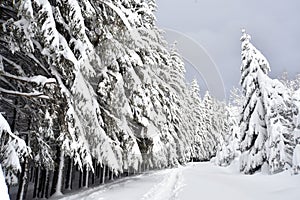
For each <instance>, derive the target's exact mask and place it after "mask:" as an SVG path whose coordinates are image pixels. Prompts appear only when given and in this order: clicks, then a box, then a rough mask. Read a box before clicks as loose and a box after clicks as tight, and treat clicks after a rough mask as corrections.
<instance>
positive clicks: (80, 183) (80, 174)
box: [78, 169, 83, 188]
mask: <svg viewBox="0 0 300 200" xmlns="http://www.w3.org/2000/svg"><path fill="white" fill-rule="evenodd" d="M82 176H83V173H82V171H81V170H80V169H79V185H78V187H79V188H81V187H82V179H83V178H82Z"/></svg>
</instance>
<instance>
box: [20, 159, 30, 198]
mask: <svg viewBox="0 0 300 200" xmlns="http://www.w3.org/2000/svg"><path fill="white" fill-rule="evenodd" d="M19 180H20V182H19V188H18V194H17V200H23V199H26V194H27V188H28V159H27V158H25V159H24V163H23V164H22V172H21V174H20V178H19Z"/></svg>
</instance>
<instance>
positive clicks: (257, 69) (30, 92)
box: [0, 0, 300, 199]
mask: <svg viewBox="0 0 300 200" xmlns="http://www.w3.org/2000/svg"><path fill="white" fill-rule="evenodd" d="M155 9H156V3H155V0H114V1H110V0H77V1H73V0H15V1H2V2H1V4H0V163H1V167H0V169H1V168H2V170H3V173H4V177H5V180H6V184H7V186H8V189H9V193H10V195H11V198H12V199H26V198H27V199H31V198H49V197H50V196H55V195H62V193H65V192H68V191H70V190H76V189H78V188H85V187H90V186H94V185H99V184H104V183H105V182H107V181H111V180H113V179H116V178H120V177H124V176H129V175H133V174H136V173H141V172H143V171H147V170H151V169H162V168H169V167H176V166H178V165H184V164H185V163H187V162H189V161H209V160H211V158H213V157H215V158H214V161H215V162H216V163H217V164H219V165H222V166H224V165H229V164H230V163H231V161H232V160H234V159H235V158H236V157H239V156H240V160H241V166H240V167H241V168H240V170H241V171H242V172H244V173H247V174H252V173H254V172H256V171H258V170H260V169H261V168H262V167H263V166H265V167H268V168H269V170H270V172H271V173H276V172H279V171H282V170H284V169H289V168H292V169H293V170H294V173H297V172H298V170H299V168H300V113H299V109H300V90H299V87H300V84H299V83H300V78H299V77H298V78H297V79H296V80H294V81H290V80H288V78H287V76H284V77H283V78H282V80H281V81H278V80H273V79H271V78H269V77H268V75H267V73H268V71H269V70H270V66H269V64H268V62H267V60H266V58H264V57H263V55H262V54H261V53H260V52H259V51H258V50H257V49H256V48H255V47H254V46H253V45H252V44H251V43H250V36H249V35H248V34H246V33H245V32H243V36H242V38H241V41H242V67H241V73H242V77H241V86H242V91H241V92H240V91H239V90H238V89H235V90H233V91H232V95H231V101H230V102H231V103H229V104H228V105H227V104H226V103H225V102H221V101H219V100H217V99H215V98H214V97H212V96H211V95H210V94H209V92H206V93H205V95H204V96H203V97H201V96H200V93H199V91H200V88H199V85H198V83H197V81H196V80H194V81H192V82H191V83H187V81H186V80H185V67H184V62H183V59H182V58H181V56H180V55H179V53H178V51H177V50H176V46H175V45H171V44H168V43H167V42H166V41H165V40H164V38H163V35H162V31H161V30H159V29H158V28H157V26H156V24H155V21H156V18H155V15H154V12H155ZM0 172H1V170H0ZM1 173H2V172H1Z"/></svg>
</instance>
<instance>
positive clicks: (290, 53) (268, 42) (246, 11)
mask: <svg viewBox="0 0 300 200" xmlns="http://www.w3.org/2000/svg"><path fill="white" fill-rule="evenodd" d="M157 4H158V10H157V13H156V16H157V24H158V26H159V27H160V28H162V29H163V28H168V29H173V30H176V31H179V32H182V33H184V34H186V35H188V36H189V37H191V38H192V39H194V40H196V41H197V42H198V43H199V44H201V46H203V47H204V49H205V50H206V51H207V52H208V54H209V55H210V56H211V58H212V59H213V61H214V62H215V63H216V65H217V67H218V68H219V71H220V73H221V76H222V78H223V81H224V83H225V87H226V90H227V93H228V91H229V90H230V88H231V87H232V86H234V85H235V86H238V84H239V78H240V64H241V62H240V54H241V50H240V46H241V44H240V41H239V38H240V36H241V28H242V27H245V28H246V30H247V32H248V33H249V34H250V35H251V36H252V43H253V44H254V45H255V46H256V47H257V48H258V49H259V50H260V51H261V52H262V53H263V54H264V55H265V56H266V57H267V59H268V60H269V62H270V65H271V73H270V76H271V77H272V78H277V77H278V76H279V75H281V74H282V72H283V71H287V72H288V73H289V75H290V76H291V77H294V75H295V74H296V73H300V42H299V38H300V1H299V0H285V1H281V0H251V1H246V0H226V1H220V0H157Z"/></svg>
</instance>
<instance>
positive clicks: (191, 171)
mask: <svg viewBox="0 0 300 200" xmlns="http://www.w3.org/2000/svg"><path fill="white" fill-rule="evenodd" d="M236 169H237V166H236V164H233V165H232V166H230V167H226V168H222V167H218V166H215V165H213V164H212V163H209V162H206V163H189V164H188V165H187V166H185V167H179V168H176V169H166V170H161V171H155V172H151V173H147V174H143V175H138V176H135V177H128V178H125V179H122V180H118V181H115V182H114V183H110V184H107V185H105V186H100V187H97V188H93V189H89V190H85V191H78V193H75V194H73V195H69V196H65V197H64V198H62V199H61V200H75V199H80V200H120V199H122V200H179V199H181V200H193V199H197V200H198V199H210V200H214V199H216V200H219V199H222V200H226V199H228V200H229V199H230V200H235V199H237V200H241V199H242V200H252V199H253V200H260V199H262V200H268V199H270V200H283V199H284V200H299V199H300V175H298V176H291V175H290V172H289V171H286V172H283V173H280V174H276V175H272V176H270V175H266V174H263V173H258V174H255V175H242V174H240V173H238V171H237V170H236Z"/></svg>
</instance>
